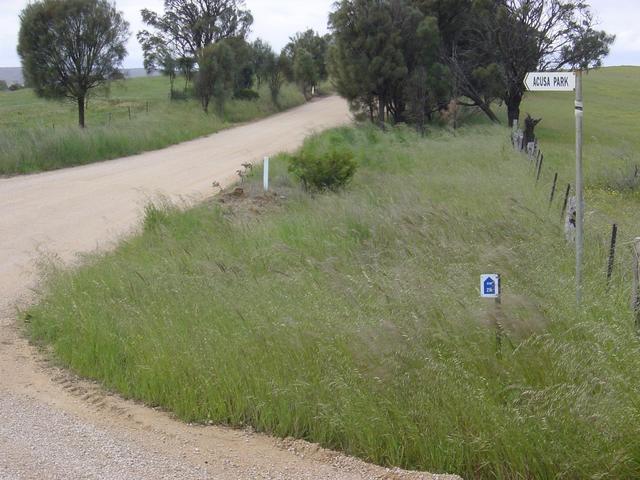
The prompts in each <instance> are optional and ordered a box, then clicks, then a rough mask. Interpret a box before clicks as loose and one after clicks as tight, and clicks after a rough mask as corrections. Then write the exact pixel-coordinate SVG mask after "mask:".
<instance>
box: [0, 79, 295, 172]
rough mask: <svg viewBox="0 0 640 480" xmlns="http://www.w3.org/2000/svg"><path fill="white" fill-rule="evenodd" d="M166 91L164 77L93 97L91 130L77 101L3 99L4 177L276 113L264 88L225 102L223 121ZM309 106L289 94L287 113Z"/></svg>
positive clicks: (290, 89) (285, 94) (0, 152)
mask: <svg viewBox="0 0 640 480" xmlns="http://www.w3.org/2000/svg"><path fill="white" fill-rule="evenodd" d="M181 82H182V81H181V80H180V79H178V80H177V81H176V88H178V89H180V88H182V83H181ZM168 92H169V80H168V79H167V78H166V77H150V78H134V79H127V80H124V81H121V82H115V83H114V84H113V85H112V86H111V88H110V90H109V91H101V92H97V94H96V95H95V96H94V97H92V98H90V100H89V105H88V110H87V126H88V128H87V129H86V130H85V131H82V130H80V129H79V128H78V126H77V122H78V117H77V107H76V105H75V104H74V103H73V102H70V101H47V100H43V99H39V98H37V97H36V96H35V94H34V93H33V91H32V90H30V89H25V90H20V91H17V92H0V175H2V174H5V175H11V174H19V173H30V172H35V171H41V170H52V169H56V168H61V167H68V166H73V165H82V164H86V163H91V162H95V161H99V160H107V159H112V158H118V157H121V156H125V155H132V154H136V153H140V152H143V151H148V150H155V149H159V148H163V147H166V146H168V145H172V144H175V143H179V142H182V141H185V140H190V139H193V138H197V137H200V136H203V135H207V134H210V133H213V132H216V131H218V130H220V129H222V128H225V127H227V126H229V125H231V124H234V123H238V122H245V121H248V120H252V119H256V118H260V117H264V116H267V115H269V114H272V113H275V112H276V111H278V109H277V108H276V107H275V106H274V105H273V103H272V102H271V96H270V94H269V91H268V89H267V88H262V89H261V91H260V94H261V98H260V99H259V100H258V101H255V102H246V101H236V100H232V101H229V102H227V105H226V106H225V113H224V115H223V116H220V115H215V114H210V115H206V114H204V113H203V112H202V109H201V108H200V105H199V103H198V102H197V101H195V100H188V101H173V102H171V101H169V98H168ZM303 102H304V98H303V96H302V94H301V93H300V92H299V91H298V89H297V88H296V87H295V86H293V85H286V86H285V87H283V91H282V95H281V107H282V108H283V109H286V108H290V107H293V106H296V105H300V104H302V103H303ZM147 106H148V113H147ZM129 108H130V109H131V120H129Z"/></svg>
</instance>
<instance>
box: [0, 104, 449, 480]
mask: <svg viewBox="0 0 640 480" xmlns="http://www.w3.org/2000/svg"><path fill="white" fill-rule="evenodd" d="M349 121H350V115H349V112H348V108H347V105H346V103H345V102H344V100H342V99H340V98H338V97H329V98H326V99H323V100H319V101H315V102H312V103H309V104H306V105H304V106H302V107H299V108H296V109H293V110H290V111H288V112H285V113H282V114H278V115H275V116H272V117H270V118H267V119H265V120H261V121H258V122H255V123H251V124H247V125H243V126H240V127H236V128H233V129H229V130H225V131H222V132H219V133H217V134H214V135H211V136H208V137H205V138H201V139H198V140H194V141H190V142H186V143H183V144H180V145H176V146H173V147H170V148H167V149H164V150H159V151H155V152H148V153H144V154H141V155H136V156H132V157H128V158H122V159H119V160H112V161H108V162H102V163H97V164H92V165H87V166H83V167H76V168H70V169H64V170H58V171H54V172H47V173H41V174H35V175H28V176H22V177H14V178H8V179H0V293H1V297H0V479H68V478H74V479H75V478H87V479H97V478H101V479H102V478H104V479H119V478H123V479H125V478H126V479H164V478H167V479H192V478H194V479H195V478H198V479H200V478H202V479H204V478H207V479H254V478H265V479H267V478H273V479H332V478H335V479H363V478H386V479H395V478H398V479H400V478H411V479H414V478H415V479H423V478H425V479H426V478H429V479H431V478H436V477H435V476H431V475H429V474H420V473H407V472H401V471H390V470H387V469H383V468H380V467H376V466H372V465H369V464H366V463H364V462H361V461H358V460H355V459H353V458H349V457H346V456H344V455H341V454H337V453H335V452H330V451H326V450H322V449H320V448H318V447H316V446H314V445H311V444H307V443H305V442H298V441H282V440H277V439H273V438H271V437H268V436H265V435H258V434H254V433H251V432H248V431H238V430H232V429H226V428H222V427H216V426H210V427H203V426H194V425H186V424H183V423H181V422H178V421H176V420H173V419H172V418H171V417H170V415H168V414H166V413H163V412H160V411H157V410H154V409H151V408H148V407H145V406H143V405H140V404H137V403H135V402H132V401H128V400H124V399H122V398H120V397H118V396H117V395H113V394H110V393H109V392H105V391H104V390H102V389H101V388H100V387H99V386H98V385H96V384H93V383H91V382H89V381H86V380H81V379H78V378H75V377H74V376H73V375H71V374H70V373H69V372H66V371H64V370H60V369H57V368H56V367H55V366H53V365H51V364H50V362H48V361H46V360H45V359H44V358H43V357H42V356H41V355H39V354H38V352H37V351H35V349H34V348H33V347H31V346H30V345H28V343H27V342H26V341H25V340H24V339H23V338H22V337H21V336H20V334H19V329H18V327H17V326H16V323H15V318H16V315H15V312H16V306H19V305H21V304H24V303H26V302H29V301H31V300H32V299H33V287H35V286H36V285H37V281H38V269H37V264H38V261H39V259H41V258H43V256H44V257H51V256H53V257H56V258H59V259H60V260H61V261H63V262H65V263H67V264H71V263H73V262H74V261H75V259H77V258H78V254H80V253H83V252H90V251H93V250H95V249H97V248H99V249H102V248H109V246H111V245H113V244H114V242H115V241H117V240H118V239H121V238H122V237H123V236H126V235H128V234H131V233H132V232H133V231H134V230H135V228H136V226H137V225H138V223H139V220H140V218H141V215H142V211H143V206H144V204H145V203H146V202H147V201H148V200H149V199H150V198H155V197H156V196H158V195H163V196H166V197H169V198H172V199H175V198H181V199H183V200H185V201H187V202H195V201H198V200H201V199H203V198H204V197H206V196H208V195H211V194H212V193H213V189H212V186H211V184H212V182H214V181H217V182H220V183H221V184H222V185H228V184H229V183H231V182H232V181H233V180H234V179H235V178H237V177H236V170H238V169H239V168H240V166H241V164H242V163H245V162H256V161H259V160H260V159H261V158H262V157H263V156H264V155H269V154H273V153H277V152H279V151H286V150H292V149H295V148H296V147H298V146H299V145H300V144H301V143H302V141H303V139H304V138H305V137H306V136H308V135H309V134H311V133H313V132H315V131H320V130H323V129H326V128H329V127H334V126H338V125H342V124H345V123H347V122H349ZM440 478H445V477H440ZM446 478H449V477H446Z"/></svg>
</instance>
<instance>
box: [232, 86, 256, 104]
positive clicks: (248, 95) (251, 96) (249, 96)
mask: <svg viewBox="0 0 640 480" xmlns="http://www.w3.org/2000/svg"><path fill="white" fill-rule="evenodd" d="M233 98H235V99H236V100H248V101H251V102H253V101H256V100H259V99H260V94H259V93H258V92H256V91H255V90H251V89H249V88H243V89H242V90H238V91H237V92H236V93H234V94H233Z"/></svg>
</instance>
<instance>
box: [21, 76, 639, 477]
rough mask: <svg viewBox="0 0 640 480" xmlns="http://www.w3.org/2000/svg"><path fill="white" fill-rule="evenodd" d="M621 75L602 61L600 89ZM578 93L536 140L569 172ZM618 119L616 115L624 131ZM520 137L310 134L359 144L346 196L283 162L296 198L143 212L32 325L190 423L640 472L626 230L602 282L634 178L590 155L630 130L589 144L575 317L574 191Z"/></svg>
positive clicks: (630, 223) (631, 203)
mask: <svg viewBox="0 0 640 480" xmlns="http://www.w3.org/2000/svg"><path fill="white" fill-rule="evenodd" d="M607 73H608V72H607V71H605V72H602V73H598V74H597V75H595V74H594V75H593V76H590V77H589V79H588V82H589V83H588V84H587V88H586V92H585V97H586V95H588V92H589V91H595V90H593V89H594V84H595V82H597V81H604V80H605V77H606V75H607ZM614 73H615V72H614ZM591 82H593V84H592V83H591ZM619 88H620V89H621V90H629V91H630V92H631V91H634V88H635V86H634V84H633V83H632V82H631V81H630V82H621V83H620V85H619ZM602 94H603V93H602V92H600V95H602ZM621 95H622V94H621ZM596 96H597V95H596V94H595V93H594V94H592V97H593V98H594V100H593V105H594V108H595V105H596V102H595V97H596ZM586 98H587V102H588V98H589V97H586ZM565 100H566V99H564V97H563V98H562V101H563V102H564V101H565ZM566 103H567V108H568V109H569V115H567V122H561V121H558V122H557V123H555V124H554V123H553V122H554V120H553V119H554V118H555V117H554V116H555V114H556V112H557V111H559V110H560V107H559V106H558V105H557V104H556V102H554V101H553V99H551V98H545V97H542V96H539V97H535V98H532V99H531V100H529V103H528V104H527V108H530V109H531V110H532V112H531V113H534V114H539V115H542V116H544V117H545V121H544V124H541V126H542V125H544V128H541V129H540V132H539V137H540V142H541V145H542V147H543V150H544V151H545V152H548V153H546V154H547V155H548V157H549V166H550V167H556V168H557V169H559V170H560V168H561V167H562V168H563V169H562V170H561V173H562V175H563V177H568V175H569V172H570V171H571V170H570V164H571V158H570V155H569V153H570V150H571V147H570V145H569V144H568V143H570V142H572V138H571V134H570V132H571V128H572V125H573V124H572V123H571V102H570V101H566ZM587 104H589V103H587ZM600 105H601V107H600V108H602V109H605V110H606V108H609V107H607V105H609V103H608V102H607V101H606V99H605V100H603V101H602V102H601V104H600ZM534 106H535V108H534ZM589 111H593V109H591V110H589V109H588V110H587V112H589ZM595 114H596V112H593V113H592V115H595ZM616 118H617V117H616V116H615V115H612V116H611V120H610V121H609V122H608V127H606V126H605V125H603V126H602V127H601V128H602V129H603V130H602V131H603V132H606V131H607V130H606V129H607V128H609V129H610V132H611V133H610V136H614V135H616V132H618V131H626V130H625V129H627V128H629V129H631V127H627V126H626V124H625V122H626V120H625V121H618V120H616ZM587 131H588V132H590V133H589V135H591V136H592V133H591V132H592V131H593V130H590V129H588V130H587ZM507 137H508V132H507V130H506V129H504V128H501V127H495V126H481V125H475V126H469V127H465V128H462V129H461V130H459V131H458V132H456V135H455V136H454V135H453V134H452V133H449V132H446V131H435V132H432V133H431V135H430V136H429V137H428V138H426V139H423V138H420V137H418V136H416V135H415V134H414V133H412V132H411V131H409V130H408V129H406V128H396V129H393V130H392V131H391V132H389V133H387V134H383V133H380V132H379V131H377V130H376V129H374V128H367V127H358V128H343V129H338V130H333V131H330V132H327V133H325V134H322V135H320V136H318V137H314V138H312V139H310V140H308V141H307V143H306V144H305V147H304V148H306V149H325V148H327V147H328V146H330V145H334V146H339V147H340V148H348V149H351V150H352V151H353V152H354V154H355V157H356V159H357V160H358V163H359V170H358V172H357V173H356V177H355V179H354V182H353V184H352V185H351V186H350V188H349V190H347V191H345V192H342V193H339V194H325V195H308V194H306V193H305V192H303V191H301V190H300V189H299V188H298V187H297V186H296V185H295V184H294V183H293V181H292V180H291V178H290V177H289V175H288V174H287V172H286V156H280V157H278V158H277V159H275V161H274V162H273V166H272V168H273V185H274V188H275V190H276V191H277V192H279V194H281V195H283V196H285V197H286V200H282V199H280V200H277V201H276V200H269V201H267V200H265V199H262V198H261V197H260V196H259V185H258V179H259V177H260V172H256V177H255V178H254V179H251V180H249V182H250V183H249V184H248V185H246V189H247V190H248V191H249V192H252V198H253V200H249V201H246V202H244V203H239V204H238V203H235V202H227V203H225V204H220V203H218V202H216V201H211V202H209V203H206V204H204V205H201V206H199V207H197V208H194V209H191V210H188V211H185V212H181V211H179V210H177V209H175V208H172V207H170V206H166V205H165V206H162V205H160V206H157V207H149V208H148V210H147V217H146V220H145V223H144V232H143V234H141V235H140V236H137V237H135V238H132V239H130V240H128V241H127V242H125V243H123V244H122V245H121V246H120V247H119V248H118V249H117V250H116V251H114V252H111V253H106V254H103V255H100V256H96V257H94V258H92V259H91V261H89V262H88V263H87V264H86V265H85V266H83V267H81V268H80V269H78V270H74V271H57V272H56V273H55V274H54V275H53V276H52V277H51V279H50V280H49V282H48V283H47V286H46V289H45V292H44V296H43V299H42V302H41V303H40V304H39V305H38V306H36V307H34V308H32V309H30V311H29V312H28V316H27V319H28V320H27V324H26V327H27V329H28V332H29V333H30V335H31V336H32V338H33V339H34V340H36V341H38V342H41V343H42V344H44V345H48V346H49V347H50V348H51V349H52V351H53V353H54V355H55V357H56V358H57V359H59V361H60V362H61V363H62V364H63V365H65V366H68V367H70V368H72V369H73V370H74V371H76V372H78V373H79V374H81V375H84V376H86V377H90V378H94V379H97V380H99V381H101V382H102V383H103V384H104V385H105V386H106V387H107V388H110V389H114V390H116V391H118V392H120V393H121V394H123V395H125V396H127V397H133V398H137V399H140V400H143V401H145V402H147V403H148V404H151V405H158V406H162V407H164V408H166V409H168V410H171V411H173V412H175V414H176V415H178V416H179V417H180V418H182V419H184V420H186V421H192V422H207V421H214V422H217V423H222V424H228V425H234V426H243V425H252V426H254V427H255V428H256V429H258V430H260V431H264V432H268V433H271V434H274V435H279V436H289V435H291V436H295V437H299V438H305V439H308V440H311V441H315V442H319V443H321V444H322V445H325V446H328V447H331V448H336V449H340V450H343V451H345V452H348V453H351V454H354V455H357V456H359V457H361V458H363V459H365V460H369V461H372V462H376V463H380V464H384V465H398V466H403V467H408V468H414V469H422V470H429V471H434V472H450V473H458V474H461V475H463V476H465V477H467V478H487V479H493V478H500V479H513V478H522V479H528V478H536V479H537V478H570V479H572V478H637V477H638V476H640V440H639V439H640V418H639V417H640V401H639V400H640V397H639V392H638V385H640V341H639V340H638V336H637V335H636V334H635V331H634V328H633V322H632V315H631V311H630V308H629V302H628V299H629V290H630V284H631V278H630V272H629V271H628V268H627V265H628V260H629V254H628V246H624V248H622V250H623V252H624V254H623V255H622V256H621V258H620V261H619V263H618V264H617V265H616V270H615V275H614V278H613V282H612V286H611V288H610V289H609V290H607V289H606V288H604V285H603V283H604V268H605V265H606V250H607V245H606V244H607V238H606V235H605V232H606V226H607V225H608V223H607V222H608V219H609V217H608V215H611V214H613V213H615V214H616V215H619V217H618V221H619V223H620V226H621V232H623V235H622V240H623V241H624V242H626V241H627V240H628V239H629V238H630V237H632V236H635V235H637V234H638V233H640V232H638V231H637V230H636V231H634V228H637V225H638V222H637V215H638V214H637V211H638V208H637V207H638V203H637V201H638V197H637V191H630V192H629V193H621V192H617V191H616V193H615V194H612V193H610V192H611V191H612V188H611V186H610V185H608V186H606V187H605V186H603V185H605V184H608V183H607V182H608V181H609V180H608V179H609V178H610V177H609V172H608V166H607V165H596V163H597V162H606V161H608V158H609V153H608V152H609V150H608V148H609V147H610V148H612V149H614V150H615V149H616V148H617V143H616V142H615V141H614V140H610V141H609V144H608V146H607V145H604V144H599V143H595V141H594V140H593V138H591V140H589V142H587V148H586V150H585V153H586V155H585V159H586V160H587V161H588V162H591V163H592V164H593V168H592V169H591V170H590V173H589V176H588V179H589V185H590V189H589V193H588V196H587V200H588V202H589V205H590V214H589V215H588V229H587V238H586V258H585V302H584V305H583V307H582V309H580V310H578V311H577V310H576V307H575V304H574V282H573V269H574V260H573V250H572V248H571V247H570V246H569V245H567V244H566V242H565V241H564V238H563V231H562V224H561V222H560V219H559V211H560V205H559V202H558V201H557V200H556V202H555V203H554V205H553V206H552V207H551V208H550V209H549V208H548V206H547V198H548V193H549V188H550V185H549V178H548V174H549V173H548V172H549V171H550V170H553V169H555V168H550V169H549V170H546V176H545V177H544V179H543V180H542V181H541V183H540V184H539V185H538V186H535V182H534V179H533V177H532V175H531V171H530V170H529V169H528V167H527V164H526V161H525V160H524V159H523V158H522V157H521V156H520V155H519V154H517V153H514V152H513V150H512V149H511V147H510V146H509V144H508V139H507ZM628 138H629V151H630V152H631V153H632V154H634V155H637V152H638V145H637V143H634V142H637V140H635V139H634V138H633V135H631V136H629V137H628ZM565 151H566V152H568V153H567V158H565V156H564V153H563V152H565ZM596 152H598V153H597V154H596ZM565 160H566V162H567V165H564V162H565ZM614 164H615V165H616V168H618V167H621V166H622V165H623V164H624V162H623V161H622V160H619V159H618V160H616V162H614ZM278 198H279V197H278ZM596 206H597V207H598V210H597V211H596V208H595V207H596ZM486 272H500V273H501V274H502V275H503V279H504V290H505V295H504V298H503V303H502V306H501V308H500V309H499V310H497V309H496V306H495V304H494V303H493V302H492V301H485V300H482V299H480V298H478V283H479V275H480V274H481V273H486ZM496 321H498V322H500V323H501V324H502V325H503V329H504V333H503V339H502V347H501V349H500V350H499V351H498V349H497V344H496V327H495V324H496Z"/></svg>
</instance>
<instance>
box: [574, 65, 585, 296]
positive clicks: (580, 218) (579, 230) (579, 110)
mask: <svg viewBox="0 0 640 480" xmlns="http://www.w3.org/2000/svg"><path fill="white" fill-rule="evenodd" d="M575 110H576V301H577V302H578V304H580V302H581V301H582V257H583V253H584V184H583V174H582V120H583V117H584V104H583V103H582V71H581V70H578V71H576V104H575Z"/></svg>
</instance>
